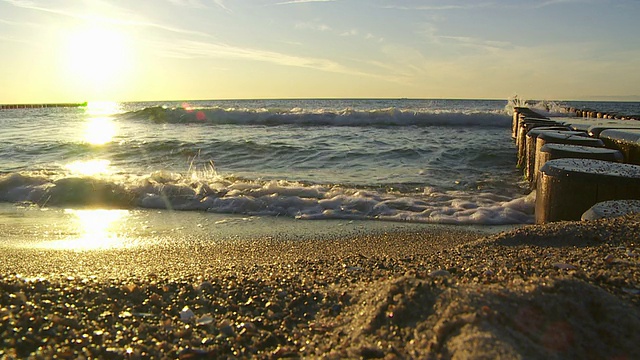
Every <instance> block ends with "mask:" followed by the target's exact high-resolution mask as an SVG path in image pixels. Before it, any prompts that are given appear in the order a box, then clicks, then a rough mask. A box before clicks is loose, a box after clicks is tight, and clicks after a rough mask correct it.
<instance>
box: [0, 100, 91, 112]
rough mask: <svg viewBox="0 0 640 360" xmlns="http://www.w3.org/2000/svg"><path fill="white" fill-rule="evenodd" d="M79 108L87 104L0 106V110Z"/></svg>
mask: <svg viewBox="0 0 640 360" xmlns="http://www.w3.org/2000/svg"><path fill="white" fill-rule="evenodd" d="M80 106H87V103H86V102H83V103H54V104H0V110H10V109H38V108H55V107H80Z"/></svg>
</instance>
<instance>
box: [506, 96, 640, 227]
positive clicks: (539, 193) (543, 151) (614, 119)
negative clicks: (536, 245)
mask: <svg viewBox="0 0 640 360" xmlns="http://www.w3.org/2000/svg"><path fill="white" fill-rule="evenodd" d="M567 112H569V113H575V114H576V116H575V117H560V118H549V117H546V116H544V115H542V114H540V113H538V112H536V111H535V110H531V109H529V108H527V107H515V108H514V114H513V126H512V137H513V138H514V140H515V141H516V143H517V147H518V167H520V168H522V169H523V173H524V176H525V179H526V180H528V181H529V184H530V186H531V188H532V189H533V190H535V192H536V205H535V218H536V223H539V224H543V223H547V222H554V221H562V220H580V219H582V218H585V217H584V214H593V213H594V211H590V209H591V208H592V207H594V206H599V205H598V204H601V203H602V202H610V201H623V203H624V201H627V202H628V201H629V200H640V121H635V120H636V117H635V116H621V115H614V114H611V113H605V112H598V111H591V110H589V111H586V110H576V109H571V108H569V109H567ZM585 118H587V119H588V120H585ZM598 119H600V120H598ZM592 120H593V121H592ZM623 203H620V204H623ZM624 204H626V203H624ZM619 206H623V205H619ZM628 209H629V210H628V211H629V212H637V211H638V209H637V207H635V208H633V207H628ZM600 213H602V211H600Z"/></svg>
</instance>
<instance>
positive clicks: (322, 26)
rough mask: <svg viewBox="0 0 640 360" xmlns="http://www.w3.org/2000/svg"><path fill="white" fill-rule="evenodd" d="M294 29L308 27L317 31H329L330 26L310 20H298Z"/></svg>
mask: <svg viewBox="0 0 640 360" xmlns="http://www.w3.org/2000/svg"><path fill="white" fill-rule="evenodd" d="M295 27H296V29H309V30H317V31H331V27H330V26H329V25H326V24H317V23H312V22H298V23H296V25H295Z"/></svg>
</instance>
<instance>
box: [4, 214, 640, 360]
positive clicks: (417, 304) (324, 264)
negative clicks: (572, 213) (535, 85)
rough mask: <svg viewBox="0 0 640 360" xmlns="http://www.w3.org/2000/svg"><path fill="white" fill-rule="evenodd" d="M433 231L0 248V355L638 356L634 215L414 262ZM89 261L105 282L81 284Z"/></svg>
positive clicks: (95, 279) (433, 252)
mask: <svg viewBox="0 0 640 360" xmlns="http://www.w3.org/2000/svg"><path fill="white" fill-rule="evenodd" d="M432 235H433V234H431V235H424V234H408V233H404V234H396V235H393V234H384V235H362V236H356V238H355V239H346V240H337V241H327V242H325V241H324V240H322V241H311V242H309V243H308V244H307V243H304V242H282V243H278V242H272V243H270V244H269V246H268V247H265V248H264V249H260V250H259V251H256V252H255V253H256V255H254V257H253V258H252V259H251V262H246V261H244V262H243V261H239V260H238V261H236V260H234V259H236V258H237V257H236V255H235V254H237V252H236V251H234V250H233V249H227V250H225V251H226V253H229V254H233V256H230V257H229V258H223V255H224V253H225V252H223V251H222V249H221V248H219V247H210V248H206V247H205V248H200V249H199V250H198V252H193V249H191V248H190V249H188V251H185V252H181V250H180V249H179V247H170V248H168V249H167V250H166V251H167V252H166V253H163V252H162V251H164V250H163V249H162V248H154V249H155V251H149V250H148V249H146V250H135V249H125V250H118V251H108V252H106V253H104V254H103V255H101V253H100V252H93V253H77V252H51V251H49V252H46V253H45V252H42V251H40V250H37V251H35V252H29V251H27V250H24V251H18V250H15V249H14V250H6V251H5V256H4V258H3V261H0V274H2V275H0V319H1V320H2V322H1V323H0V332H1V339H2V342H1V343H0V357H5V358H24V357H29V356H31V357H35V358H39V357H41V358H46V357H47V356H52V355H57V357H58V358H80V357H87V358H89V357H92V358H95V357H102V358H128V359H140V358H181V359H199V358H223V359H224V358H265V359H271V358H285V357H294V358H295V357H302V358H329V359H341V358H353V359H359V358H365V359H371V358H384V359H425V358H433V359H495V358H503V359H518V358H522V359H536V358H537V359H554V358H556V359H565V358H568V359H571V358H579V359H591V358H593V359H602V358H604V359H633V358H640V343H639V342H638V341H637V339H638V336H637V334H638V333H640V300H639V298H640V296H639V293H640V290H639V289H640V286H639V284H640V270H639V269H640V267H639V265H640V262H639V260H640V251H639V250H638V244H637V240H638V239H640V217H638V216H627V217H624V218H618V219H605V220H598V221H593V222H564V223H557V224H550V225H544V226H526V227H523V228H519V229H515V230H513V231H510V232H505V233H501V234H497V235H493V236H489V237H486V238H481V239H478V236H479V235H477V234H476V235H475V237H474V236H469V240H468V241H466V242H464V243H463V244H462V245H460V242H459V241H457V240H456V239H460V238H459V234H454V235H451V234H449V235H447V232H446V231H445V232H443V233H439V234H437V236H438V238H439V239H441V240H442V239H447V236H449V237H451V239H450V240H451V241H450V245H449V246H448V245H447V244H446V243H447V241H444V242H443V243H442V244H441V246H437V247H434V246H432V245H433V244H431V245H429V246H425V247H424V248H422V250H421V247H420V243H422V242H423V240H424V239H428V238H429V237H430V236H432ZM421 236H426V237H425V238H421ZM259 244H260V242H259V241H257V242H256V243H255V245H252V246H259ZM323 244H330V245H323ZM221 246H223V247H225V248H226V247H230V246H232V245H231V244H223V245H221ZM247 246H248V245H247V243H243V245H242V246H241V247H240V250H242V251H245V250H246V247H247ZM323 246H324V247H326V248H324V250H323ZM311 249H314V250H313V251H310V250H311ZM406 249H410V250H408V251H407V250H406ZM285 250H286V251H285ZM284 253H286V254H287V255H286V256H280V257H276V256H275V255H276V254H281V255H282V254H284ZM34 256H35V257H37V258H39V259H41V261H40V262H36V261H34V260H33V259H34ZM260 256H261V257H262V260H260ZM101 257H105V258H106V260H104V261H107V262H108V263H110V264H111V268H113V269H115V270H114V271H113V272H110V273H109V274H111V275H110V276H108V277H105V278H101V277H99V276H90V277H83V276H82V275H81V274H82V273H83V271H84V272H86V271H87V269H91V268H93V267H95V266H97V265H96V264H99V261H100V258H101ZM114 258H126V259H132V260H131V261H134V264H135V266H130V267H126V268H125V267H123V268H119V267H120V266H125V265H124V263H126V262H122V264H123V265H119V264H120V263H118V262H117V261H113V259H114ZM169 258H171V261H170V262H167V263H164V264H165V266H167V265H166V264H171V268H167V269H164V271H163V267H162V264H163V262H162V261H161V260H160V261H159V259H169ZM207 259H209V260H207ZM211 259H215V260H211ZM274 259H277V260H274ZM42 263H44V264H46V265H47V266H48V267H50V268H51V269H52V270H51V271H50V273H48V274H44V273H42V272H43V267H42ZM158 263H160V265H158ZM176 264H182V265H183V266H182V269H183V271H180V272H175V273H172V271H171V269H175V265H176ZM152 265H153V266H152ZM73 266H76V267H78V269H80V270H77V271H76V272H75V275H74V276H69V275H68V274H70V273H73ZM81 267H84V268H81ZM30 269H31V270H30ZM60 269H65V270H64V273H62V272H61V270H60ZM104 269H107V268H106V267H105V268H104ZM140 269H146V271H148V273H147V274H146V275H141V274H140V273H139V271H140ZM185 269H186V270H185ZM29 271H32V272H34V273H33V274H30V273H29ZM18 273H20V274H21V275H18ZM113 274H121V275H118V276H115V277H114V276H112V275H113ZM30 275H31V277H30ZM36 275H37V276H36Z"/></svg>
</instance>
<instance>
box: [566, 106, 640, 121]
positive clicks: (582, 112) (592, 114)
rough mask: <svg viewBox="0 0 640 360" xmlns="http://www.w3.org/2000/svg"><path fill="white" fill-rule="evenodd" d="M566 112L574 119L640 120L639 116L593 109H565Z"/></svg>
mask: <svg viewBox="0 0 640 360" xmlns="http://www.w3.org/2000/svg"><path fill="white" fill-rule="evenodd" d="M565 110H566V112H567V113H569V114H575V116H576V117H581V118H593V119H610V120H640V114H621V113H617V112H607V111H598V110H594V109H578V108H574V107H566V108H565Z"/></svg>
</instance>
